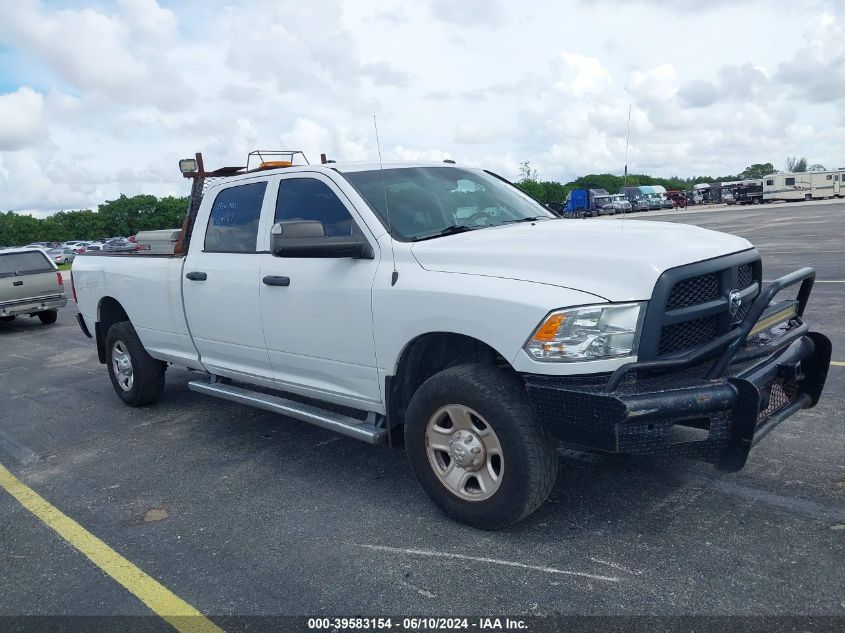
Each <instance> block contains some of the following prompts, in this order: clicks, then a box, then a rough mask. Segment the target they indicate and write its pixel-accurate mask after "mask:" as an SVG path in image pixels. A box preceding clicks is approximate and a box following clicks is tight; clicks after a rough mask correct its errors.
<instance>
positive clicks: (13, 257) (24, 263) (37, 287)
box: [0, 251, 63, 305]
mask: <svg viewBox="0 0 845 633" xmlns="http://www.w3.org/2000/svg"><path fill="white" fill-rule="evenodd" d="M62 291H63V288H62V286H60V285H59V279H58V276H57V275H56V269H55V268H54V267H53V264H52V262H51V261H50V260H49V259H47V256H46V255H44V254H43V253H41V252H40V251H38V252H29V253H9V254H0V305H3V304H6V303H21V302H22V301H25V300H27V299H30V298H39V297H44V296H53V295H59V294H61V293H62Z"/></svg>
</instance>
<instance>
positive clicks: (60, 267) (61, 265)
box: [58, 264, 71, 270]
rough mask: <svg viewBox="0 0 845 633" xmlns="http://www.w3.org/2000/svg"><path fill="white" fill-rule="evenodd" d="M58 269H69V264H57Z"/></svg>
mask: <svg viewBox="0 0 845 633" xmlns="http://www.w3.org/2000/svg"><path fill="white" fill-rule="evenodd" d="M58 266H59V270H70V267H71V264H59V265H58Z"/></svg>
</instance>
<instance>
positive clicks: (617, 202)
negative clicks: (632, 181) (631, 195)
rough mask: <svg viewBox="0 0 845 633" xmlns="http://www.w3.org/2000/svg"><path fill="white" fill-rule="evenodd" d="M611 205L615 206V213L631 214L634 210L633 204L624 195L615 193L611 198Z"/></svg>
mask: <svg viewBox="0 0 845 633" xmlns="http://www.w3.org/2000/svg"><path fill="white" fill-rule="evenodd" d="M610 204H611V206H613V212H614V213H630V212H631V210H632V206H631V203H630V202H628V198H626V197H625V195H624V194H621V193H614V194H613V195H611V196H610Z"/></svg>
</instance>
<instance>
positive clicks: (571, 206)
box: [564, 189, 613, 217]
mask: <svg viewBox="0 0 845 633" xmlns="http://www.w3.org/2000/svg"><path fill="white" fill-rule="evenodd" d="M605 205H611V202H610V194H609V193H608V192H607V190H605V189H573V190H572V191H570V192H569V193H568V194H566V204H565V205H564V211H565V213H567V214H572V215H575V216H580V217H593V216H599V215H602V214H606V213H611V212H612V210H613V208H612V206H609V207H608V208H607V209H605Z"/></svg>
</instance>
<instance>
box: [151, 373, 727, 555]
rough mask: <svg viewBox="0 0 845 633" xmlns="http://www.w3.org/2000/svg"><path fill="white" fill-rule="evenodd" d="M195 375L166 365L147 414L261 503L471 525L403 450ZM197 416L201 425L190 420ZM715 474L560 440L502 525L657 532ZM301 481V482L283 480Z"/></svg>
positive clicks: (516, 531)
mask: <svg viewBox="0 0 845 633" xmlns="http://www.w3.org/2000/svg"><path fill="white" fill-rule="evenodd" d="M196 376H197V374H190V373H188V372H183V371H181V370H171V371H169V372H168V381H167V387H166V392H165V397H164V398H163V400H162V401H161V403H160V404H158V405H155V406H154V407H152V408H149V409H148V410H149V411H153V410H155V412H156V413H155V416H154V417H155V418H159V419H158V420H157V421H151V422H150V423H151V424H154V425H156V426H159V425H161V426H163V427H165V428H167V427H170V432H176V431H177V430H178V427H180V426H182V425H183V424H189V425H191V427H192V430H191V431H190V433H191V434H193V433H199V434H200V435H201V436H202V437H201V438H193V439H192V440H191V444H192V445H193V446H202V449H201V452H202V453H208V454H210V455H213V456H214V457H213V461H214V464H215V466H214V468H216V469H221V468H222V470H220V472H224V471H225V472H226V475H225V477H227V479H225V480H219V481H225V482H231V484H232V485H234V484H236V482H237V485H251V484H252V483H253V482H256V481H262V482H268V483H266V484H265V485H264V486H263V489H262V491H261V493H260V494H261V497H262V498H266V500H267V502H268V503H270V502H272V501H271V500H272V498H273V496H274V494H275V495H276V496H277V497H281V498H285V499H286V500H288V501H289V500H290V496H289V495H291V494H293V496H295V497H296V498H297V499H299V500H300V501H301V502H302V503H303V504H306V505H309V506H312V507H316V508H317V510H316V511H317V512H324V513H338V512H349V513H350V514H351V515H356V516H357V515H361V516H362V517H365V518H366V521H370V520H374V521H375V522H376V523H379V522H385V521H387V522H389V523H390V524H392V525H394V526H397V527H398V526H401V524H402V523H406V524H407V525H409V526H410V525H415V524H417V523H418V522H419V521H426V520H428V521H431V522H432V525H433V526H436V528H435V529H438V530H444V529H448V530H451V531H453V532H454V531H455V530H457V531H456V532H454V533H455V534H465V533H470V534H478V533H479V532H478V531H477V530H474V529H472V528H468V527H465V526H462V525H459V524H457V523H455V522H452V521H451V520H449V519H448V518H446V517H444V516H443V515H441V514H440V513H439V512H438V510H437V509H436V508H435V507H434V506H433V505H432V504H431V503H430V501H429V500H428V498H427V497H426V495H425V494H424V493H423V491H422V489H421V488H420V487H419V486H418V484H417V482H416V480H415V478H414V476H413V474H412V472H411V470H410V467H409V466H408V463H407V458H406V456H405V453H404V450H402V449H391V448H388V447H386V446H380V447H373V446H369V445H367V444H364V443H361V442H357V441H355V440H353V439H350V438H346V437H342V436H339V435H336V434H334V433H332V432H330V431H326V430H323V429H320V428H317V427H314V426H312V425H309V424H307V423H305V422H300V421H298V420H292V419H289V418H285V417H282V416H279V415H277V414H273V413H269V412H265V411H261V410H258V409H252V408H250V407H245V406H242V405H238V404H235V403H231V402H227V401H221V400H216V399H213V398H208V397H206V396H203V395H200V394H195V393H193V392H190V391H188V388H187V382H188V381H189V380H192V379H195V378H196ZM165 411H166V412H165ZM197 420H201V426H197V427H194V424H195V423H196V422H197ZM171 423H172V424H173V426H170V425H171ZM186 432H187V430H186ZM209 467H211V466H210V464H209ZM200 468H201V469H204V466H203V465H200ZM722 476H723V475H721V474H720V473H718V472H717V471H715V470H713V469H712V467H710V466H709V465H706V464H701V463H695V462H689V461H686V460H680V459H674V460H666V461H654V460H650V459H647V458H640V457H628V456H616V455H600V454H592V453H583V452H579V451H572V450H565V449H562V450H561V454H560V470H559V473H558V479H557V483H556V485H555V488H554V490H553V492H552V494H551V496H550V498H549V500H548V502H547V503H546V504H544V505H543V506H542V507H541V508H540V509H539V510H538V511H537V512H535V513H534V514H532V515H531V516H530V517H528V518H527V519H525V520H524V521H523V522H521V523H519V524H517V525H515V526H512V527H510V528H508V529H506V530H504V531H502V532H500V534H512V535H519V536H526V535H528V534H532V533H533V534H536V535H537V536H541V535H542V536H543V538H556V539H561V538H564V539H566V538H568V536H569V535H572V536H578V535H581V536H582V535H583V533H584V532H585V531H593V530H600V531H604V532H608V531H610V532H615V531H623V532H630V531H634V532H640V531H643V530H646V531H648V532H651V533H659V532H662V531H664V530H668V529H672V528H671V525H672V520H671V518H669V517H667V514H670V509H672V508H674V509H675V510H678V509H681V508H684V507H687V506H689V505H690V504H692V503H694V502H695V501H696V500H697V499H698V497H700V496H701V495H702V494H704V493H705V492H706V488H705V484H704V483H701V482H706V481H707V479H708V478H718V477H722ZM691 478H692V480H693V484H692V485H691V484H690V479H691ZM699 480H701V481H699ZM302 483H304V488H302V489H301V490H295V491H294V490H293V489H292V488H291V487H292V486H293V487H295V486H296V485H298V484H302ZM227 485H228V484H227ZM309 490H311V491H314V493H313V494H314V496H313V497H310V498H309V497H308V494H309V492H308V491H309ZM274 491H275V492H274ZM265 495H266V497H265ZM294 505H295V504H294ZM289 507H291V509H292V507H293V506H289ZM400 529H403V528H401V527H400Z"/></svg>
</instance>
